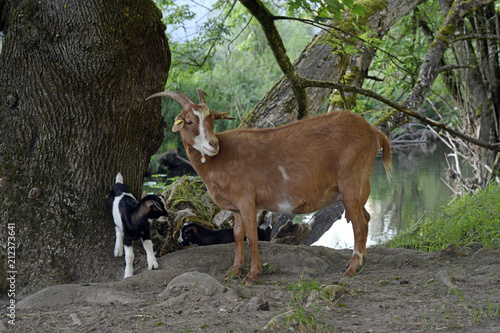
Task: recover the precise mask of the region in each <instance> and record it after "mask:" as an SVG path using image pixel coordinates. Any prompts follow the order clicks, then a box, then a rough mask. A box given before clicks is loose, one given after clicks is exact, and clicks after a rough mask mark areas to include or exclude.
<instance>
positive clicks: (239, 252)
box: [226, 212, 245, 280]
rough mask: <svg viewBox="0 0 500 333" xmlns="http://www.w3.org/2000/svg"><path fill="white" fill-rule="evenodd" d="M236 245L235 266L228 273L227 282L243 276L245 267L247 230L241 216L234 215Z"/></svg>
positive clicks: (238, 214)
mask: <svg viewBox="0 0 500 333" xmlns="http://www.w3.org/2000/svg"><path fill="white" fill-rule="evenodd" d="M233 215H234V229H233V233H234V243H235V245H236V251H235V254H234V263H233V266H232V267H231V268H230V269H229V271H227V273H226V280H230V279H231V278H233V277H235V276H241V268H242V267H243V266H245V228H244V226H243V221H242V218H241V214H240V213H239V212H238V213H236V212H235V213H234V214H233Z"/></svg>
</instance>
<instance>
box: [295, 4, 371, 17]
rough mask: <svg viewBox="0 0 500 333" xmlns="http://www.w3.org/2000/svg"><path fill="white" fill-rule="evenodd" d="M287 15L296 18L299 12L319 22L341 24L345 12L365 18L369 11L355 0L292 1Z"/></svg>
mask: <svg viewBox="0 0 500 333" xmlns="http://www.w3.org/2000/svg"><path fill="white" fill-rule="evenodd" d="M286 7H287V15H289V16H296V15H297V14H298V13H299V12H302V11H304V12H306V13H308V14H309V15H311V16H312V17H313V19H314V20H315V21H317V22H321V21H327V20H331V19H332V18H333V19H334V20H335V21H337V22H340V21H342V15H343V13H345V12H352V13H353V14H354V15H357V16H361V17H362V16H364V15H365V13H366V11H367V9H366V8H365V7H364V6H363V5H361V4H359V1H358V2H357V3H354V0H343V1H340V0H325V1H323V0H292V1H287V2H286Z"/></svg>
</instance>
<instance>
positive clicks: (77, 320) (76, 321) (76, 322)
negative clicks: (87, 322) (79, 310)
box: [69, 313, 83, 326]
mask: <svg viewBox="0 0 500 333" xmlns="http://www.w3.org/2000/svg"><path fill="white" fill-rule="evenodd" d="M69 316H70V318H71V319H72V320H73V325H76V326H82V325H83V323H82V321H81V319H80V317H78V315H77V314H76V313H72V314H70V315H69Z"/></svg>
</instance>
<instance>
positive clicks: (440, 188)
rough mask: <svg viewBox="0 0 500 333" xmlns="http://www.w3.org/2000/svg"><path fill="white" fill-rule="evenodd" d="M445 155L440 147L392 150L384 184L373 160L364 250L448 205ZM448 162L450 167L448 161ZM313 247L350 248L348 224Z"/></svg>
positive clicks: (338, 224)
mask: <svg viewBox="0 0 500 333" xmlns="http://www.w3.org/2000/svg"><path fill="white" fill-rule="evenodd" d="M446 153H448V150H447V148H446V147H445V146H443V145H442V144H440V143H429V144H425V145H412V146H406V147H399V148H393V154H392V159H393V166H394V172H393V176H392V181H391V182H388V180H387V177H386V175H385V171H384V168H383V165H382V161H381V159H380V158H377V159H376V160H375V167H374V173H373V176H372V179H371V194H370V198H369V199H368V202H367V204H366V206H365V208H366V210H367V211H368V212H369V213H370V215H371V220H370V223H369V230H368V241H367V246H371V245H377V244H380V243H383V242H385V241H387V240H389V239H391V238H392V237H394V236H395V235H397V234H398V233H399V232H401V231H403V230H405V229H406V228H409V227H410V226H411V225H412V224H413V223H415V222H416V221H418V220H419V219H420V218H421V217H422V216H423V215H424V214H429V213H432V212H435V211H436V210H438V209H439V208H440V207H441V206H443V205H446V204H448V202H449V201H450V200H451V199H452V198H453V196H454V194H453V191H452V190H451V189H450V188H449V187H448V186H447V185H446V184H445V181H447V180H446V177H445V172H446V170H447V169H448V163H447V159H446V156H445V154H446ZM448 160H449V161H450V163H452V159H451V158H448ZM447 182H448V183H449V181H447ZM307 218H308V217H304V218H303V220H305V221H307ZM313 245H323V246H327V247H331V248H337V249H339V248H353V246H354V235H353V231H352V226H351V224H350V223H347V221H346V220H345V217H344V216H343V217H342V219H341V220H339V221H337V222H335V223H334V224H333V226H332V227H331V228H330V230H328V231H327V232H326V233H325V234H324V235H323V236H322V237H321V238H320V239H319V240H318V241H317V242H316V243H314V244H313Z"/></svg>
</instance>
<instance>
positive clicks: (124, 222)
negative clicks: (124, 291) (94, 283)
mask: <svg viewBox="0 0 500 333" xmlns="http://www.w3.org/2000/svg"><path fill="white" fill-rule="evenodd" d="M109 200H110V202H111V207H112V213H113V220H114V222H115V229H116V243H115V257H121V256H123V249H125V275H124V276H123V278H127V277H130V276H132V275H134V250H133V248H132V241H134V240H138V239H142V246H144V250H146V254H147V258H148V269H149V270H151V269H156V268H158V262H157V261H156V257H155V254H154V252H153V243H152V242H151V235H150V227H151V220H157V221H160V222H166V221H167V216H168V214H167V210H166V209H165V202H164V201H163V198H162V197H160V196H158V195H148V196H145V197H144V198H142V199H141V201H139V202H137V200H136V199H135V198H134V196H133V195H132V193H130V188H129V187H128V186H127V185H125V184H123V176H122V174H121V173H118V174H117V175H116V183H115V185H114V186H113V189H112V190H111V194H110V196H109Z"/></svg>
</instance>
